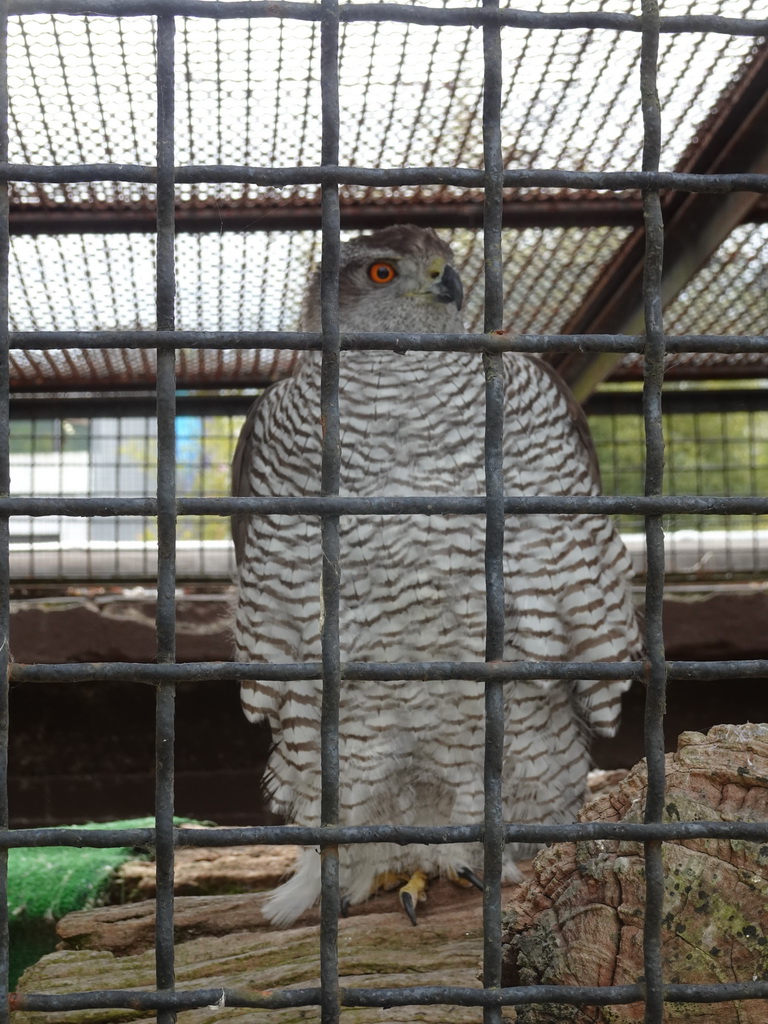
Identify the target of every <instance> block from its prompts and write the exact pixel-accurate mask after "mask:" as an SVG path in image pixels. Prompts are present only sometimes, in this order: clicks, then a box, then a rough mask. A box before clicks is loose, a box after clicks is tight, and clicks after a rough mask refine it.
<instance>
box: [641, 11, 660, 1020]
mask: <svg viewBox="0 0 768 1024" xmlns="http://www.w3.org/2000/svg"><path fill="white" fill-rule="evenodd" d="M642 18H643V30H642V43H641V54H640V91H641V97H642V110H643V130H644V136H643V170H644V171H657V170H658V169H659V159H660V155H661V110H660V106H659V97H658V90H657V84H656V79H657V62H658V52H659V9H658V2H657V0H643V6H642ZM643 217H644V221H645V234H646V243H645V265H644V273H643V308H644V313H645V336H646V347H645V358H644V371H643V372H644V381H643V419H644V423H645V444H646V449H645V458H646V462H645V493H646V494H647V495H651V496H655V495H660V494H661V491H662V486H663V480H664V430H663V423H662V405H661V388H662V382H663V378H664V349H665V341H664V326H663V320H662V307H661V279H662V260H663V255H664V225H663V220H662V214H661V200H660V196H659V193H658V191H651V190H648V191H646V192H644V193H643ZM645 532H646V545H647V554H648V577H647V584H646V593H645V625H646V642H647V649H648V661H649V675H648V690H647V694H646V703H645V755H646V758H647V765H648V790H647V795H646V803H645V817H644V820H645V821H646V822H655V821H661V819H662V813H663V809H664V783H665V778H664V774H665V772H664V710H665V698H666V664H665V654H664V632H663V627H662V605H663V600H664V531H663V528H662V518H661V516H659V515H651V516H647V517H646V521H645ZM663 898H664V867H663V863H662V844H661V843H660V842H658V841H651V842H647V843H645V923H644V929H643V958H644V969H645V985H646V1005H645V1024H662V1021H663V1019H664V979H663V970H662V958H661V924H662V915H663V906H662V903H663Z"/></svg>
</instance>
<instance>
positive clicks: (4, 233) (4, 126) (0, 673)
mask: <svg viewBox="0 0 768 1024" xmlns="http://www.w3.org/2000/svg"><path fill="white" fill-rule="evenodd" d="M7 38H8V4H7V2H6V0H2V3H0V161H3V162H4V161H6V160H7V159H8V48H7ZM8 215H9V209H8V185H7V184H6V185H4V186H3V187H2V189H0V494H2V495H7V494H9V492H10V486H11V472H10V429H11V426H10V361H9V331H8V269H9V252H10V232H9V224H8ZM9 548H10V521H9V517H8V516H7V515H2V516H0V637H1V638H2V646H0V828H3V829H7V828H8V726H9V720H8V711H9V708H8V696H9V687H10V680H9V671H10V664H11V652H10V640H9V632H10V617H11V616H10V562H9ZM9 968H10V942H9V935H8V848H7V847H5V848H3V849H2V852H1V853H0V1024H6V1022H7V1021H8V1018H9V1013H8V987H9Z"/></svg>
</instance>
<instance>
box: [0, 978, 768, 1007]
mask: <svg viewBox="0 0 768 1024" xmlns="http://www.w3.org/2000/svg"><path fill="white" fill-rule="evenodd" d="M339 996H340V1002H341V1004H342V1006H349V1007H352V1006H359V1007H371V1008H373V1007H380V1008H387V1007H390V1006H430V1005H432V1006H434V1005H446V1006H451V1005H452V1006H520V1005H522V1004H525V1003H561V1004H563V1003H566V1004H570V1005H586V1006H617V1005H626V1004H628V1003H639V1002H642V1001H643V996H644V989H643V987H642V986H640V985H606V986H604V987H598V986H586V985H585V986H577V985H519V986H516V987H515V988H498V989H482V988H469V987H459V986H449V985H445V986H442V985H441V986H432V985H430V986H427V985H425V986H409V987H405V988H375V989H366V988H343V987H342V988H341V989H340V991H339ZM766 996H768V982H766V981H742V982H727V983H724V984H713V985H683V984H675V985H665V986H664V999H665V1001H666V1002H696V1003H718V1002H726V1001H730V1000H734V999H765V998H766ZM319 1003H320V989H319V988H299V989H283V990H282V991H280V992H271V991H264V992H258V991H257V990H255V989H250V990H248V991H247V992H245V991H239V990H238V989H228V988H209V989H191V990H190V989H188V990H186V991H181V992H146V991H144V992H142V991H136V990H135V989H134V990H125V989H102V990H100V991H92V992H68V993H62V994H55V995H54V994H48V993H38V992H29V993H13V994H11V995H10V997H9V1005H10V1009H11V1010H12V1011H18V1010H22V1011H25V1012H34V1011H38V1012H45V1011H48V1012H51V1011H53V1010H59V1011H61V1010H69V1011H71V1010H85V1009H111V1008H126V1009H133V1010H158V1009H165V1010H170V1009H173V1010H193V1009H196V1008H200V1007H209V1008H219V1009H223V1008H224V1007H226V1006H230V1007H251V1008H254V1009H263V1010H278V1009H286V1008H290V1007H297V1006H316V1005H319Z"/></svg>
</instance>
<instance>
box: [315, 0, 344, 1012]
mask: <svg viewBox="0 0 768 1024" xmlns="http://www.w3.org/2000/svg"><path fill="white" fill-rule="evenodd" d="M321 3H322V20H321V23H320V24H321V36H320V46H321V51H320V67H321V89H322V95H321V104H322V162H323V164H324V165H326V164H327V165H328V166H334V165H335V164H337V163H338V158H339V8H338V2H337V0H321ZM321 203H322V205H321V212H322V262H321V270H320V306H321V325H322V329H323V349H322V353H323V355H322V366H321V381H320V402H321V409H320V414H321V417H322V423H323V440H322V467H321V483H320V487H321V494H322V496H323V497H324V498H325V497H335V496H337V495H338V493H339V482H340V474H341V430H340V425H339V351H340V348H339V254H340V235H339V231H340V221H339V189H338V185H337V183H336V182H335V181H327V182H325V183H324V184H323V188H322V198H321ZM320 537H321V541H320V542H321V549H322V558H323V567H322V579H321V588H322V608H323V622H322V625H321V656H322V664H323V694H322V704H321V715H320V775H321V809H320V821H321V825H322V826H323V827H324V828H332V827H333V826H335V825H338V823H339V781H340V780H339V696H340V692H341V653H340V650H339V588H340V574H341V568H340V565H339V551H340V543H339V516H338V514H337V513H332V514H330V515H324V516H323V517H322V519H321V523H320ZM321 856H322V861H321V865H320V867H321V876H320V886H321V889H320V984H321V996H320V1002H321V1015H322V1021H323V1024H336V1022H337V1021H338V1020H339V1012H340V1011H339V999H340V992H339V934H338V929H339V913H340V910H341V897H340V890H339V848H338V844H334V843H325V842H324V843H323V844H322V846H321Z"/></svg>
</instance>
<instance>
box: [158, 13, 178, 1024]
mask: <svg viewBox="0 0 768 1024" xmlns="http://www.w3.org/2000/svg"><path fill="white" fill-rule="evenodd" d="M175 28H176V25H175V20H174V18H173V16H172V15H164V16H163V17H161V18H159V19H158V24H157V266H156V273H157V284H156V288H157V293H156V302H157V326H158V329H159V330H162V331H173V328H174V321H175V295H176V282H175V267H174V258H175V254H174V180H173V166H174V80H175V74H174V33H175ZM175 424H176V369H175V352H174V349H173V348H165V349H163V350H161V351H158V353H157V538H158V539H157V549H158V550H157V559H158V580H157V660H158V662H160V663H161V664H169V663H172V662H173V661H174V660H175V658H176V605H175V593H176V426H175ZM175 699H176V691H175V684H174V683H173V681H171V680H160V681H159V682H158V684H157V692H156V702H155V715H156V718H155V760H156V768H155V824H156V836H155V850H156V858H157V896H156V914H155V966H156V975H157V977H156V981H157V988H158V990H159V991H163V992H173V989H174V985H175V968H174V948H173V934H174V928H173V915H174V904H173V897H174V892H173V879H174V847H175V836H174V824H173V808H174V746H175V736H174V733H175V729H174V724H175V723H174V709H175ZM175 1019H176V1015H175V1013H174V1011H173V1010H171V1009H162V1010H159V1011H158V1024H173V1021H175Z"/></svg>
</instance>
